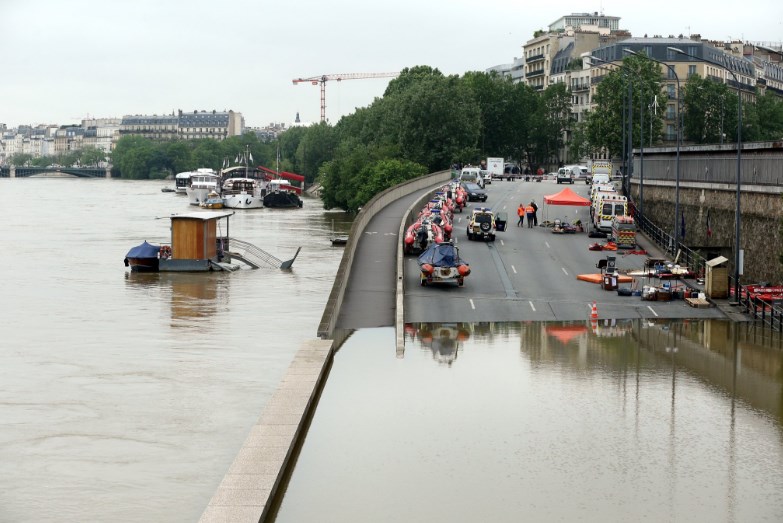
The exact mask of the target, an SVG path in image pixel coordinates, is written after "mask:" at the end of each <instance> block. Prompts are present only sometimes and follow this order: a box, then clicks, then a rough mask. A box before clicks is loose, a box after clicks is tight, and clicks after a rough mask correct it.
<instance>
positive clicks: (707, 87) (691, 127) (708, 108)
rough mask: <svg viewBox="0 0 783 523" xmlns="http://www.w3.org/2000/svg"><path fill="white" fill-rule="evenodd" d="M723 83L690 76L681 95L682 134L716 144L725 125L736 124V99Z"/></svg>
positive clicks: (687, 137)
mask: <svg viewBox="0 0 783 523" xmlns="http://www.w3.org/2000/svg"><path fill="white" fill-rule="evenodd" d="M736 98H737V97H736V95H735V94H734V93H732V92H730V91H729V88H728V87H727V86H726V84H724V83H719V82H714V81H712V80H707V79H705V78H702V77H701V76H699V75H692V76H691V77H690V78H688V81H687V82H686V83H685V96H684V97H683V115H682V119H683V137H684V139H685V140H687V141H689V142H693V143H697V144H702V143H719V142H720V141H721V134H724V133H726V129H728V126H727V124H728V123H729V122H734V125H735V126H736V121H737V120H736V117H734V116H732V113H731V109H732V108H733V110H734V112H733V114H734V115H736V111H737V100H736Z"/></svg>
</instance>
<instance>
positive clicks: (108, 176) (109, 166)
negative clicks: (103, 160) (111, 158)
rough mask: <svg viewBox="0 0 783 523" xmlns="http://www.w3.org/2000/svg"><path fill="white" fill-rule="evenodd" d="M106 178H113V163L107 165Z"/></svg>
mask: <svg viewBox="0 0 783 523" xmlns="http://www.w3.org/2000/svg"><path fill="white" fill-rule="evenodd" d="M106 178H111V165H108V166H107V167H106Z"/></svg>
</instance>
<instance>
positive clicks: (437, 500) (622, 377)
mask: <svg viewBox="0 0 783 523" xmlns="http://www.w3.org/2000/svg"><path fill="white" fill-rule="evenodd" d="M748 327H749V326H748V325H744V324H735V325H732V324H729V323H727V322H724V321H714V320H704V321H671V322H669V321H658V322H645V321H642V320H636V321H628V322H611V321H607V322H604V321H601V322H599V323H597V324H595V325H593V324H590V323H587V322H582V323H579V322H577V323H569V324H564V323H549V324H544V323H523V324H519V323H514V324H480V325H476V324H474V325H471V324H439V325H432V324H422V325H409V326H408V328H407V333H406V349H405V352H404V355H402V357H400V356H401V355H398V354H396V353H395V350H394V345H395V343H394V332H393V329H368V330H362V331H359V332H356V333H354V334H353V336H352V337H351V338H349V339H348V341H347V342H346V343H345V345H344V346H343V347H342V348H341V349H340V350H339V352H338V353H337V355H336V356H335V361H334V365H333V367H332V370H331V373H330V376H329V379H328V381H327V383H326V386H325V389H324V391H323V394H322V395H321V399H320V403H319V405H318V409H317V411H316V413H315V415H314V416H313V419H312V422H311V426H310V429H309V432H308V435H307V438H306V440H305V442H304V444H303V446H302V448H301V451H300V454H299V456H298V458H297V464H296V467H295V468H294V470H293V473H292V474H291V475H290V478H289V480H288V483H287V485H286V492H285V494H284V496H283V497H282V502H281V503H280V506H279V510H278V512H277V514H276V519H275V521H277V522H278V523H280V522H286V523H288V522H302V521H340V522H346V521H350V522H361V521H373V522H396V521H406V522H430V521H459V522H473V521H493V522H518V521H600V522H607V521H611V522H615V521H616V522H621V521H683V522H694V521H703V522H716V521H729V522H735V521H736V522H746V521H783V497H781V496H780V492H783V426H782V425H781V422H782V420H783V351H781V339H780V337H779V336H772V335H769V333H768V332H763V331H758V330H755V329H752V328H748Z"/></svg>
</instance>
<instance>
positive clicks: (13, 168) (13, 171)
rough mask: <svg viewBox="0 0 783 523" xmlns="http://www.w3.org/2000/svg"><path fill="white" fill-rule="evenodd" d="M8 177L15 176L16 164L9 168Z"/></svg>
mask: <svg viewBox="0 0 783 523" xmlns="http://www.w3.org/2000/svg"><path fill="white" fill-rule="evenodd" d="M9 173H10V174H9V175H8V176H9V177H11V178H16V165H12V166H11V169H10V170H9Z"/></svg>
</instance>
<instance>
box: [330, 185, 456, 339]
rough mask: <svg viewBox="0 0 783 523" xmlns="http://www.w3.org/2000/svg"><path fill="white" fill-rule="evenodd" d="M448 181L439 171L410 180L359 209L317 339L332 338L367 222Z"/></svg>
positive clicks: (374, 198)
mask: <svg viewBox="0 0 783 523" xmlns="http://www.w3.org/2000/svg"><path fill="white" fill-rule="evenodd" d="M449 179H451V173H450V171H439V172H436V173H432V174H428V175H426V176H422V177H420V178H414V179H413V180H408V181H406V182H403V183H401V184H399V185H395V186H394V187H390V188H388V189H386V190H385V191H383V192H381V193H379V194H376V195H375V196H374V197H373V198H372V199H371V200H370V201H369V202H367V203H366V204H365V205H364V207H362V210H361V211H359V214H357V215H356V219H355V220H354V221H353V225H352V226H351V230H350V232H349V233H348V243H347V244H346V245H345V250H344V252H343V258H342V260H340V266H339V267H338V268H337V274H336V275H335V278H334V285H332V291H331V292H330V293H329V298H328V300H327V302H326V307H324V313H323V316H321V322H320V323H319V325H318V337H319V338H322V339H332V337H333V335H334V331H335V326H336V325H337V318H338V316H339V315H340V307H342V304H343V299H344V297H345V289H346V286H347V285H348V280H349V278H350V276H351V268H352V267H353V256H354V253H355V251H356V245H357V243H358V242H359V239H360V238H361V236H362V233H363V231H364V228H365V227H367V224H368V223H370V220H371V219H372V218H373V217H374V216H375V215H376V214H378V213H379V212H380V211H381V209H383V208H384V207H386V206H387V205H389V204H390V203H391V202H393V201H394V200H397V199H398V198H402V197H403V196H407V195H409V194H411V193H413V192H416V191H418V190H420V189H426V188H428V187H431V186H433V185H435V184H437V183H438V182H441V181H443V182H445V181H448V180H449Z"/></svg>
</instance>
